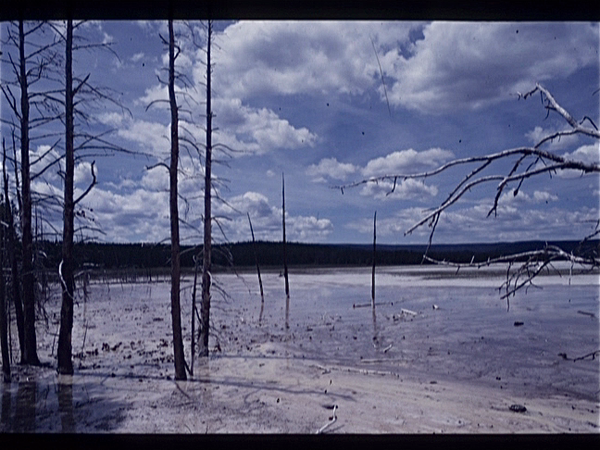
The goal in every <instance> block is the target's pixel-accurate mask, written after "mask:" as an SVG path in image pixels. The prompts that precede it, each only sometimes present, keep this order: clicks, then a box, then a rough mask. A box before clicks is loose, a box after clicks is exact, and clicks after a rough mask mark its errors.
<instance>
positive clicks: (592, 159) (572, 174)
mask: <svg viewBox="0 0 600 450" xmlns="http://www.w3.org/2000/svg"><path fill="white" fill-rule="evenodd" d="M562 156H563V157H564V158H566V159H568V160H572V161H577V162H582V163H584V164H589V165H591V164H595V165H597V166H598V165H600V144H590V145H583V146H581V147H579V148H578V149H577V150H575V151H574V152H571V153H564V154H563V155H562ZM558 176H560V177H561V178H577V177H580V176H582V172H581V171H580V170H571V169H567V170H561V171H559V172H558ZM592 176H595V177H597V173H596V174H592Z"/></svg>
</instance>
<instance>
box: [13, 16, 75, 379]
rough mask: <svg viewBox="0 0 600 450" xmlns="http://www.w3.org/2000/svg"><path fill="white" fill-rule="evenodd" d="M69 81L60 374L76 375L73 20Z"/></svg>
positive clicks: (69, 27)
mask: <svg viewBox="0 0 600 450" xmlns="http://www.w3.org/2000/svg"><path fill="white" fill-rule="evenodd" d="M65 80H66V81H65V175H64V176H65V185H64V186H65V192H64V210H63V242H62V261H61V263H60V265H59V267H58V272H59V276H60V280H61V285H62V307H61V310H60V331H59V334H58V353H57V358H58V373H62V374H67V375H72V374H73V361H72V358H71V354H72V347H71V333H72V331H73V296H74V293H75V279H74V275H73V238H74V221H75V214H74V212H75V201H74V197H73V178H74V174H75V149H74V139H75V137H74V133H75V129H74V123H73V110H74V106H73V97H74V92H73V21H72V20H71V19H69V20H68V21H67V35H66V57H65ZM23 184H24V183H23Z"/></svg>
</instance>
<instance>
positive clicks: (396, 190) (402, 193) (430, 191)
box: [360, 178, 438, 200]
mask: <svg viewBox="0 0 600 450" xmlns="http://www.w3.org/2000/svg"><path fill="white" fill-rule="evenodd" d="M392 189H393V192H392ZM437 193H438V189H437V187H436V186H430V185H427V184H425V183H424V182H423V181H421V180H415V179H412V178H409V179H407V180H399V181H397V182H396V186H395V187H394V183H393V182H391V181H380V182H379V183H368V184H365V185H364V187H363V188H362V190H361V191H360V194H361V195H363V196H366V197H373V198H376V199H390V200H395V199H403V200H405V199H425V198H427V197H435V196H436V195H437Z"/></svg>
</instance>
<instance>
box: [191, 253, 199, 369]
mask: <svg viewBox="0 0 600 450" xmlns="http://www.w3.org/2000/svg"><path fill="white" fill-rule="evenodd" d="M197 285H198V258H197V257H196V256H194V286H193V287H192V341H191V342H192V349H191V350H192V358H191V359H192V360H191V362H190V375H192V376H193V375H194V356H195V354H196V314H198V308H196V286H197Z"/></svg>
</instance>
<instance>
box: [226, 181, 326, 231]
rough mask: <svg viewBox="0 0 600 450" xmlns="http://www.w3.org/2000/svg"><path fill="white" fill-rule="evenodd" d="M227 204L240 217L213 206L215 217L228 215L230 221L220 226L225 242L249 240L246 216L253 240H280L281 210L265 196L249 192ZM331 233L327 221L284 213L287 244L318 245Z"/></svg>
mask: <svg viewBox="0 0 600 450" xmlns="http://www.w3.org/2000/svg"><path fill="white" fill-rule="evenodd" d="M228 203H230V204H231V205H232V206H233V207H234V208H236V209H237V210H238V211H240V212H241V213H242V214H239V213H233V212H232V211H231V209H230V208H228V207H227V206H225V205H215V214H223V215H228V216H229V217H230V219H231V220H228V221H223V222H222V225H223V227H224V229H225V230H226V234H227V237H228V238H229V240H231V241H248V240H250V239H251V234H250V226H249V224H248V218H247V217H246V212H248V213H249V214H250V218H251V219H252V226H253V228H254V234H255V237H256V239H262V240H274V241H278V240H279V241H280V240H281V239H282V229H281V226H282V223H281V219H282V215H281V214H282V210H281V208H277V207H275V206H272V205H271V204H270V203H269V199H268V198H267V197H266V196H264V195H262V194H259V193H258V192H251V191H250V192H246V193H245V194H243V195H238V196H235V197H233V198H231V199H229V201H228ZM332 231H333V224H332V222H331V221H330V220H329V219H324V218H317V217H315V216H301V215H294V214H290V213H289V212H288V211H286V237H287V239H288V240H290V241H304V242H321V241H323V240H324V239H325V238H326V237H327V236H328V235H329V234H331V233H332Z"/></svg>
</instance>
